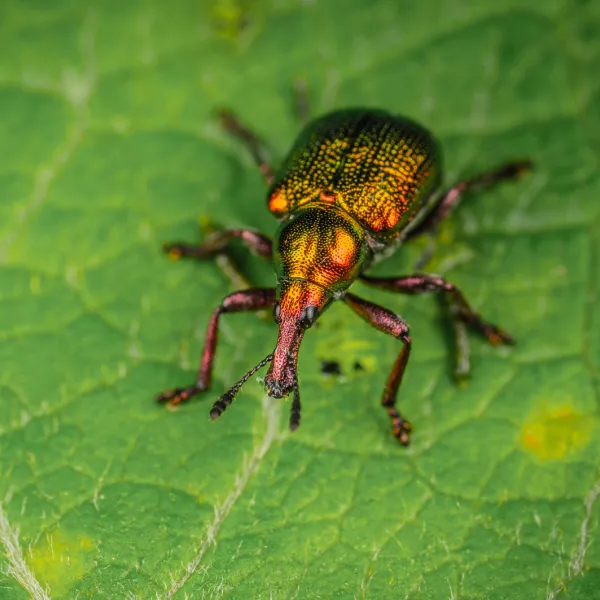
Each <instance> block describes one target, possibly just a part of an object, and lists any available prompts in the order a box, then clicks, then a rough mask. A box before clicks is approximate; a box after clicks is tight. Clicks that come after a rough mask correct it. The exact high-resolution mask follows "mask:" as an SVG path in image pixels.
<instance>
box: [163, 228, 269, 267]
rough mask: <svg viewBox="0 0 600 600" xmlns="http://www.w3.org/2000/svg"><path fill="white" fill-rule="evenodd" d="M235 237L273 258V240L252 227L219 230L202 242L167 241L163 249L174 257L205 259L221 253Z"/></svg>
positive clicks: (262, 255) (257, 252) (263, 256)
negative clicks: (251, 228)
mask: <svg viewBox="0 0 600 600" xmlns="http://www.w3.org/2000/svg"><path fill="white" fill-rule="evenodd" d="M233 238H238V239H240V240H241V241H242V242H243V244H244V245H245V246H246V247H247V248H250V250H252V251H254V252H255V253H256V254H258V255H259V256H261V257H262V258H266V259H268V260H270V259H271V257H272V254H273V242H272V241H271V240H270V239H269V238H268V237H267V236H266V235H262V233H258V232H256V231H252V230H250V229H227V230H225V231H217V232H215V233H213V234H211V235H210V236H208V238H207V239H206V241H205V242H204V243H202V244H186V243H184V242H167V243H166V244H163V250H164V251H165V252H166V253H167V254H168V255H169V256H170V257H171V258H173V259H178V258H196V259H198V260H203V259H205V258H210V257H212V256H216V255H217V254H220V253H221V252H222V251H223V250H224V249H225V247H226V246H227V244H228V243H229V241H230V240H231V239H233Z"/></svg>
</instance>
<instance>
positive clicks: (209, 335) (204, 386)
mask: <svg viewBox="0 0 600 600" xmlns="http://www.w3.org/2000/svg"><path fill="white" fill-rule="evenodd" d="M274 303H275V289H273V288H264V289H252V290H242V291H240V292H234V293H233V294H229V296H226V297H225V298H224V299H223V301H222V302H221V305H220V306H218V307H217V308H216V309H215V310H214V312H213V314H212V316H211V318H210V322H209V324H208V330H207V332H206V342H205V343H204V350H203V351H202V359H201V361H200V368H199V369H198V375H197V377H196V382H195V383H194V384H193V385H190V386H187V387H183V388H175V389H172V390H167V391H166V392H163V393H162V394H159V395H158V396H157V397H156V400H157V401H158V402H169V403H170V404H171V405H177V404H180V403H181V402H185V401H186V400H189V399H190V398H192V397H193V396H195V395H196V394H199V393H200V392H204V391H205V390H208V389H209V388H210V386H211V383H212V368H213V363H214V360H215V353H216V349H217V339H218V332H219V317H220V316H221V314H223V313H234V312H246V311H259V310H262V309H265V308H269V307H271V306H273V304H274Z"/></svg>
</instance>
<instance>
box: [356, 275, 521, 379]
mask: <svg viewBox="0 0 600 600" xmlns="http://www.w3.org/2000/svg"><path fill="white" fill-rule="evenodd" d="M360 280H361V281H364V282H365V283H366V284H368V285H372V286H374V287H378V288H381V289H384V290H388V291H390V292H399V293H401V294H428V293H440V292H441V293H445V294H447V296H448V300H449V309H450V315H451V318H452V325H453V327H452V329H453V332H454V340H455V345H456V350H457V361H456V368H455V371H454V373H455V375H456V377H457V378H458V379H463V378H465V377H468V375H469V371H470V361H469V345H468V340H467V339H466V336H465V332H464V325H466V326H467V327H469V328H471V329H472V330H474V331H476V332H477V333H480V334H481V335H483V336H484V337H485V338H486V339H487V340H488V342H490V344H493V345H495V346H497V345H499V344H514V340H513V338H512V337H511V336H510V335H509V334H508V333H506V331H504V330H502V329H501V328H500V327H497V326H496V325H493V324H491V323H488V322H487V321H484V320H483V319H482V318H481V317H480V316H479V315H478V314H477V313H476V312H475V311H474V310H473V309H472V308H471V306H470V305H469V303H468V302H467V300H466V299H465V297H464V296H463V294H462V292H461V291H460V290H459V289H458V288H457V287H456V286H455V285H454V284H452V283H449V282H448V281H446V280H445V279H444V278H443V277H438V276H436V275H421V274H417V275H409V276H407V277H368V276H366V275H362V276H361V277H360Z"/></svg>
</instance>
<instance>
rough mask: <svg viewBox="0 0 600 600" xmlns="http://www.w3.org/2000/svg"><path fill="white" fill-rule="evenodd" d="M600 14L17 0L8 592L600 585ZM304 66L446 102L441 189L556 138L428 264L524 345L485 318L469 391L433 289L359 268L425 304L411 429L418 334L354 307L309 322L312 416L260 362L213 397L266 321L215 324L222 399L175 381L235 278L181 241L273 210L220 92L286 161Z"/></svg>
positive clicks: (1, 408) (420, 99)
mask: <svg viewBox="0 0 600 600" xmlns="http://www.w3.org/2000/svg"><path fill="white" fill-rule="evenodd" d="M599 30H600V5H599V3H598V2H592V1H591V0H589V1H585V0H581V1H579V2H575V1H568V0H563V1H561V0H550V1H548V2H535V1H534V0H530V1H529V2H523V0H519V1H516V0H498V2H494V3H492V2H477V1H475V0H461V1H452V2H450V1H447V2H434V1H433V0H427V1H422V2H409V1H397V0H389V1H383V0H382V1H374V2H365V1H363V0H346V1H342V0H337V1H334V0H330V1H328V2H326V1H319V0H313V1H300V0H278V1H275V0H273V1H271V2H266V1H265V2H262V1H247V2H244V1H242V0H218V1H215V2H184V1H181V0H179V1H174V2H169V3H165V2H158V1H155V2H152V1H150V0H148V1H142V0H139V1H129V2H123V1H120V2H117V1H109V0H106V1H98V2H86V1H75V0H73V1H67V0H53V1H51V2H50V1H48V0H38V1H34V0H27V1H26V0H22V1H16V0H3V1H2V2H1V3H0V157H1V159H0V414H1V415H2V417H1V418H0V501H1V505H0V540H1V541H2V545H0V548H2V550H3V552H2V553H1V554H0V598H2V600H13V599H14V600H17V599H18V600H21V599H24V598H29V597H31V598H36V599H42V598H182V599H183V598H194V599H195V598H231V599H234V598H235V599H248V598H334V597H336V598H372V599H379V598H385V599H387V598H390V599H397V598H409V599H411V600H413V599H425V598H435V599H437V598H448V599H453V600H457V599H459V598H460V599H464V600H467V599H468V600H471V599H473V600H475V599H482V600H483V599H501V598H510V599H523V600H532V599H552V598H557V597H560V598H563V597H564V598H572V599H582V600H583V599H585V600H588V599H590V598H598V597H600V530H599V528H598V522H599V517H600V500H598V496H599V495H600V472H599V467H598V465H599V459H600V433H599V431H598V411H599V400H600V383H599V369H600V308H599V306H600V304H599V303H598V287H599V282H600V211H599V200H598V198H599V196H600V174H599V169H598V161H599V154H600V152H599V150H600V80H599V79H598V76H597V75H598V72H599V71H600V64H599V56H600V36H598V31H599ZM298 77H303V78H305V79H306V81H307V84H308V89H309V95H310V101H311V109H312V113H313V114H314V115H317V114H321V113H323V112H326V111H328V110H331V109H333V108H336V107H345V106H356V105H368V106H373V107H382V108H387V109H390V110H393V111H395V112H400V113H404V114H406V115H409V116H411V117H412V118H414V119H416V120H418V121H420V122H422V123H424V124H426V125H427V126H428V127H430V128H431V129H432V130H433V131H434V132H435V133H436V134H437V136H438V137H439V138H440V141H441V144H442V147H443V151H444V155H445V164H446V181H447V182H452V181H456V180H457V179H458V178H459V177H464V176H469V175H472V174H474V173H477V172H479V171H481V170H483V169H485V168H487V167H490V166H493V165H496V164H498V163H501V162H502V161H504V160H507V159H512V158H515V157H522V156H529V157H531V158H532V159H533V160H534V161H535V163H536V169H535V171H534V172H533V173H532V174H531V175H530V176H528V177H526V178H523V179H522V180H521V181H519V182H518V183H515V184H506V185H502V186H500V187H498V188H497V189H494V190H493V191H489V192H486V193H483V194H479V195H477V196H470V197H469V198H468V199H467V201H466V202H465V204H464V205H463V206H461V208H460V210H459V211H457V213H456V214H455V215H454V216H453V218H452V219H451V220H450V221H449V222H448V223H446V224H445V226H444V228H443V230H442V232H441V233H440V236H439V238H438V240H437V251H436V254H435V255H434V257H433V258H432V260H431V262H430V264H429V265H427V269H428V270H429V271H433V272H440V273H442V274H443V275H444V276H446V277H447V278H448V279H450V280H451V281H453V282H454V283H456V284H457V285H459V286H460V287H461V289H463V291H464V293H465V295H466V296H467V297H468V298H469V300H470V301H471V302H472V303H473V305H474V306H475V307H476V308H477V309H478V310H480V311H481V313H482V314H484V315H485V316H486V317H487V318H489V319H490V320H492V321H494V322H498V323H499V324H501V325H503V326H504V327H506V329H507V330H508V331H510V332H511V333H512V334H513V335H514V336H515V337H516V339H517V341H518V345H517V346H516V347H515V348H514V349H507V348H500V349H495V348H491V347H489V346H487V345H485V344H484V343H483V342H482V341H481V340H479V339H475V338H473V339H472V351H473V376H472V379H471V382H470V384H469V385H468V387H466V388H465V389H462V390H460V389H458V388H457V387H456V386H455V385H454V383H453V381H452V378H451V357H450V355H449V352H448V343H447V340H446V339H445V337H444V335H443V331H442V328H441V327H440V318H439V306H438V304H437V302H436V301H435V300H434V299H433V298H407V297H399V296H394V295H390V294H386V293H385V292H378V291H375V290H368V289H365V288H364V287H362V286H359V285H357V286H356V292H357V293H359V294H362V295H364V296H366V297H368V298H370V299H373V300H375V301H378V302H381V303H384V304H385V305H386V306H389V307H390V308H392V309H393V310H395V311H397V312H399V313H401V314H402V315H403V316H404V318H405V319H406V320H407V321H408V322H409V323H410V325H411V328H412V337H413V340H414V353H413V356H412V359H411V364H410V365H409V368H408V372H407V376H406V380H405V383H404V385H403V389H402V392H401V401H400V402H401V406H402V408H403V411H404V412H405V414H406V415H407V416H409V417H410V419H411V420H412V422H413V424H414V425H415V432H414V435H413V444H412V446H411V447H410V448H409V449H403V448H401V447H399V446H398V445H397V443H396V442H395V441H394V439H393V438H392V436H391V434H390V430H389V423H388V419H387V417H386V415H385V413H384V411H382V409H381V408H380V406H379V405H378V404H379V398H380V393H381V390H382V386H383V383H384V381H385V377H386V375H387V372H388V370H389V368H390V365H391V363H392V362H393V360H394V357H395V355H396V352H397V350H398V345H397V342H396V341H395V340H393V339H388V338H387V337H386V336H383V335H381V334H379V333H377V332H376V331H374V330H372V329H369V328H368V326H367V325H365V324H364V323H362V322H361V321H360V320H359V319H357V318H355V317H354V315H352V314H351V313H350V311H348V310H347V308H345V307H344V306H335V307H333V308H332V309H331V310H330V311H328V313H327V315H326V317H324V318H323V319H322V321H321V323H320V327H318V328H315V329H314V330H312V331H310V333H309V335H307V336H306V339H305V341H304V343H303V348H302V353H301V358H300V378H301V385H302V393H303V404H304V410H303V424H302V427H301V428H300V429H299V431H298V432H297V433H296V434H294V435H293V436H291V435H290V434H288V433H287V430H286V423H287V417H288V408H289V404H286V403H284V402H283V401H276V400H272V399H266V398H265V397H264V394H263V393H262V390H261V388H260V386H259V385H257V384H253V383H250V384H248V385H247V386H246V387H245V388H244V391H243V393H241V394H240V395H239V397H238V399H237V400H236V403H235V405H234V406H233V407H232V408H231V409H230V410H229V411H228V412H227V414H226V415H225V416H224V417H223V418H222V419H220V420H219V421H218V422H216V423H214V424H213V423H210V422H209V421H208V408H209V407H210V403H211V401H212V400H214V397H216V395H218V394H219V393H222V391H223V390H224V389H225V388H226V387H228V386H229V385H231V383H233V382H234V381H235V380H236V379H237V378H238V377H239V376H240V375H241V374H242V373H244V372H245V371H246V370H247V369H248V368H249V366H251V365H253V364H255V363H256V362H257V361H258V360H259V359H260V358H262V357H263V356H264V355H265V353H266V352H268V351H270V350H271V349H272V347H273V344H274V341H275V338H276V329H275V326H274V325H273V324H270V323H266V322H263V321H260V320H259V319H257V318H256V317H255V316H252V315H235V316H231V317H229V318H226V319H223V326H222V335H221V347H220V351H219V353H218V357H217V364H216V372H215V382H214V389H213V391H212V392H211V393H210V394H207V397H205V398H204V399H201V400H198V401H195V402H193V403H190V404H189V405H188V406H185V407H183V408H181V409H180V410H177V411H168V410H165V409H164V408H161V407H158V406H156V405H155V404H154V403H153V400H152V398H153V396H154V394H155V393H156V392H158V391H160V390H162V389H164V388H165V387H169V386H172V385H176V384H183V383H187V382H188V381H190V380H191V378H192V377H193V376H194V371H195V368H196V364H197V361H198V360H199V356H200V352H201V347H202V342H203V338H204V331H205V327H206V325H207V322H208V319H209V316H210V313H211V310H212V309H213V307H214V306H216V305H217V303H218V302H219V301H220V299H221V298H222V297H223V296H224V295H225V294H227V293H228V292H230V291H232V288H231V285H230V283H229V282H228V280H227V278H226V277H224V276H223V275H222V274H221V273H220V272H219V270H218V269H217V267H216V266H215V265H214V264H212V263H203V264H190V263H186V262H181V263H176V264H173V263H171V262H170V261H168V260H167V259H166V258H165V257H164V256H163V255H162V254H161V252H160V244H161V243H162V242H163V241H165V240H169V239H187V240H190V241H192V240H194V239H198V238H199V221H200V220H202V219H210V220H211V221H213V222H216V223H220V224H221V225H223V226H227V227H231V226H236V227H237V226H244V227H255V228H257V229H260V230H261V231H263V232H265V233H269V234H271V233H273V231H274V229H275V227H276V221H275V219H273V218H272V217H271V216H270V215H269V214H268V212H267V210H266V208H265V189H264V185H263V182H262V180H261V177H260V174H259V173H258V172H257V171H256V169H255V168H254V166H253V164H252V162H251V159H250V158H249V157H248V155H247V153H246V152H244V149H243V148H241V147H240V145H239V144H238V143H237V142H236V141H235V140H232V139H230V138H229V137H228V136H227V135H225V134H224V133H223V132H222V131H221V130H220V129H219V127H218V123H217V121H216V119H215V116H214V114H215V109H216V108H217V107H219V106H228V107H230V108H232V109H233V110H235V111H236V112H237V113H238V114H239V115H240V116H241V117H242V118H243V119H244V120H245V121H246V122H247V123H250V124H251V125H252V126H253V127H254V129H255V130H256V131H257V132H259V133H260V135H261V136H262V137H263V138H264V139H265V141H266V142H267V144H268V146H269V148H270V149H271V151H272V155H273V157H274V160H275V162H277V161H278V160H280V159H281V157H282V156H283V155H284V154H285V152H286V151H287V149H288V148H289V146H290V144H291V143H292V141H293V139H294V137H295V135H296V133H297V132H298V129H299V124H298V120H297V119H296V117H295V115H294V110H293V97H292V85H293V81H294V79H295V78H298ZM422 249H423V248H422V246H419V245H418V244H417V245H415V247H411V248H409V247H407V248H406V249H404V250H403V252H402V253H399V254H398V255H396V256H394V257H393V258H392V259H390V260H389V261H387V262H385V263H382V264H381V265H380V266H378V268H377V272H378V273H381V274H383V273H385V274H390V275H392V274H403V273H407V272H410V270H411V269H412V265H413V263H414V261H415V259H416V258H417V257H418V256H419V254H420V252H421V251H422ZM239 259H240V261H241V264H242V266H243V267H244V269H245V270H246V272H247V273H248V274H249V276H250V277H251V278H252V279H253V280H254V281H255V282H256V283H257V284H261V285H270V284H271V283H272V281H273V276H272V273H271V271H270V269H269V267H268V266H267V265H264V264H261V261H259V260H258V259H252V258H248V257H247V255H246V254H245V253H243V252H241V253H239ZM321 360H337V361H339V362H340V363H341V366H342V369H343V371H344V376H343V377H341V378H339V377H338V378H336V377H333V378H327V377H325V376H324V375H322V374H321V372H320V361H321ZM356 361H360V363H361V364H362V365H363V366H364V370H363V371H359V372H355V371H353V369H352V365H353V364H354V363H355V362H356Z"/></svg>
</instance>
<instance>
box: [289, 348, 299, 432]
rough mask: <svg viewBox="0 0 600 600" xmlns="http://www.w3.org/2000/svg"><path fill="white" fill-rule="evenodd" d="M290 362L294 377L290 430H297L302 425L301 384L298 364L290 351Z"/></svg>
mask: <svg viewBox="0 0 600 600" xmlns="http://www.w3.org/2000/svg"><path fill="white" fill-rule="evenodd" d="M288 362H289V365H290V369H291V371H292V375H293V377H294V387H293V392H294V398H293V399H292V409H291V411H290V431H296V429H298V427H300V410H301V405H300V386H299V385H298V374H297V373H296V366H295V364H294V357H293V356H292V354H291V353H289V352H288Z"/></svg>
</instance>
